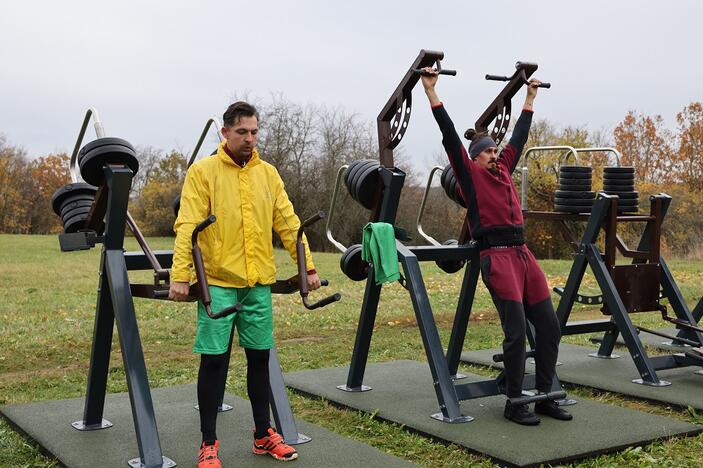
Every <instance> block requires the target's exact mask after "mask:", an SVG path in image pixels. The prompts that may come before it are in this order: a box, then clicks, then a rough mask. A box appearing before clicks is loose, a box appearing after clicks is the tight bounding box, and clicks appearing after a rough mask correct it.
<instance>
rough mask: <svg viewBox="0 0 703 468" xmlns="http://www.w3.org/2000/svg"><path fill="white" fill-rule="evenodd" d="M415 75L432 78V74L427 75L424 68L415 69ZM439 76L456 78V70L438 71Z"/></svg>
mask: <svg viewBox="0 0 703 468" xmlns="http://www.w3.org/2000/svg"><path fill="white" fill-rule="evenodd" d="M413 73H419V74H420V76H432V73H427V72H426V71H425V70H423V69H422V68H413ZM437 74H438V75H449V76H456V70H441V69H437Z"/></svg>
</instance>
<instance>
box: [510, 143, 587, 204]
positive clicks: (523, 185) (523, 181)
mask: <svg viewBox="0 0 703 468" xmlns="http://www.w3.org/2000/svg"><path fill="white" fill-rule="evenodd" d="M564 150H566V154H565V155H563V156H562V157H561V158H559V159H560V161H561V160H562V158H567V157H568V156H569V155H570V154H571V155H573V157H574V162H575V163H576V164H578V156H577V151H576V148H574V147H573V146H566V145H564V146H533V147H532V148H529V149H528V150H527V151H525V155H524V156H523V157H522V166H521V167H518V168H516V170H517V171H519V172H520V209H522V211H527V209H528V208H527V184H528V179H527V173H528V169H527V159H528V157H529V156H530V153H533V152H535V151H564Z"/></svg>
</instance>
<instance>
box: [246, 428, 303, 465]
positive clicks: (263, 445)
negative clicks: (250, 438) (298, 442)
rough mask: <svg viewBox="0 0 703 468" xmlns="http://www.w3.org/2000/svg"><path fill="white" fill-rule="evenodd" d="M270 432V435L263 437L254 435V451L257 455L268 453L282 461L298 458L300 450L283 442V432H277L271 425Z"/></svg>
mask: <svg viewBox="0 0 703 468" xmlns="http://www.w3.org/2000/svg"><path fill="white" fill-rule="evenodd" d="M268 433H269V435H267V436H266V437H262V438H261V439H257V438H256V437H254V447H253V448H252V452H254V453H255V454H256V455H264V454H267V453H268V454H269V455H271V456H272V457H273V458H275V459H276V460H281V461H291V460H295V459H296V458H298V452H296V450H295V449H294V448H293V447H291V446H290V445H286V443H285V442H283V437H281V434H279V433H277V432H276V431H274V430H273V429H272V428H270V427H269V429H268Z"/></svg>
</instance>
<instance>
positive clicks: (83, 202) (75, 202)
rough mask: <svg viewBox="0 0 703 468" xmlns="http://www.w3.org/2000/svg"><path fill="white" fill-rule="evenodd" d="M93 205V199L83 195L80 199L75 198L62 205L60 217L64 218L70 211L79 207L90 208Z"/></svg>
mask: <svg viewBox="0 0 703 468" xmlns="http://www.w3.org/2000/svg"><path fill="white" fill-rule="evenodd" d="M92 204H93V198H92V197H89V196H88V195H81V196H80V197H73V198H70V199H69V200H67V201H66V202H64V204H63V205H61V214H60V215H59V216H61V217H63V215H64V213H66V212H67V211H68V210H72V209H74V208H78V207H79V206H90V205H92Z"/></svg>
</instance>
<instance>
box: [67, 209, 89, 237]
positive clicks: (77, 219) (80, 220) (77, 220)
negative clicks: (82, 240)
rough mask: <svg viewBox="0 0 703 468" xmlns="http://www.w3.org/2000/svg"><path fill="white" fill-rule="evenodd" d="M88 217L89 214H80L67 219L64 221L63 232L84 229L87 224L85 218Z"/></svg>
mask: <svg viewBox="0 0 703 468" xmlns="http://www.w3.org/2000/svg"><path fill="white" fill-rule="evenodd" d="M86 219H88V214H87V213H85V214H78V215H76V216H72V217H71V218H69V219H67V220H66V221H64V223H63V232H65V233H66V234H70V233H72V232H77V231H78V230H79V229H83V226H84V225H85V220H86Z"/></svg>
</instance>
